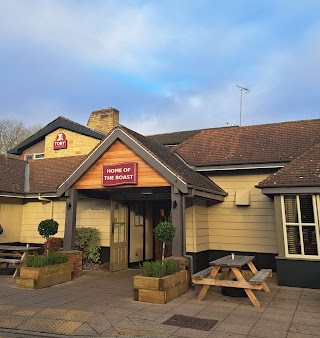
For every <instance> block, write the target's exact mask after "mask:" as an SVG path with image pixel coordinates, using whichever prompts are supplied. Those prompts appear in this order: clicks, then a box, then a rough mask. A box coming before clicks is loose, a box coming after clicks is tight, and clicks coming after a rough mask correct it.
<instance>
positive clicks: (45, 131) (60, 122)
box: [8, 116, 105, 155]
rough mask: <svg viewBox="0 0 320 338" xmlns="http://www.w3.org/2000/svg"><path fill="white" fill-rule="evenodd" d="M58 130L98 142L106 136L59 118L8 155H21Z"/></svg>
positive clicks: (61, 117)
mask: <svg viewBox="0 0 320 338" xmlns="http://www.w3.org/2000/svg"><path fill="white" fill-rule="evenodd" d="M58 128H64V129H68V130H71V131H74V132H76V133H78V134H82V135H86V136H90V137H94V138H96V139H98V140H102V139H103V138H104V137H105V134H103V133H102V132H100V131H98V130H94V129H92V128H89V127H86V126H83V125H82V124H79V123H76V122H74V121H71V120H69V119H66V118H65V117H63V116H59V117H58V118H56V119H55V120H53V121H52V122H50V123H49V124H47V125H46V126H45V127H43V128H42V129H40V130H39V131H38V132H36V133H35V134H34V135H32V136H30V137H29V138H27V139H26V140H25V141H23V142H21V143H20V144H18V145H17V146H16V147H15V148H13V149H11V150H9V151H8V153H10V154H14V155H21V154H22V152H23V151H24V150H25V149H27V148H29V147H31V146H33V145H34V144H36V143H38V142H39V141H41V140H43V139H44V138H45V136H46V135H48V134H49V133H51V132H53V131H55V130H57V129H58Z"/></svg>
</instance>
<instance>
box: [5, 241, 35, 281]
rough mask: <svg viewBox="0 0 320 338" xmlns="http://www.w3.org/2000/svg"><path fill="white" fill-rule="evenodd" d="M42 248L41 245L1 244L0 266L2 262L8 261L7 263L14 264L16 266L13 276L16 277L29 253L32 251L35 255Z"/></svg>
mask: <svg viewBox="0 0 320 338" xmlns="http://www.w3.org/2000/svg"><path fill="white" fill-rule="evenodd" d="M40 249H41V247H39V246H29V245H8V244H4V245H2V244H1V245H0V268H1V264H2V263H6V264H7V265H9V264H12V265H13V266H14V267H15V268H16V270H15V272H14V274H13V278H16V276H17V275H18V273H19V268H20V266H21V265H22V264H23V263H24V261H25V260H26V259H27V256H28V254H29V253H30V252H32V253H33V254H34V255H37V254H38V250H40Z"/></svg>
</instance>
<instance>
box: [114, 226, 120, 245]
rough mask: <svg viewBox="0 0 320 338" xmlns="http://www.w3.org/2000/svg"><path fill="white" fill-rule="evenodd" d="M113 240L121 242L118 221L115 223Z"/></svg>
mask: <svg viewBox="0 0 320 338" xmlns="http://www.w3.org/2000/svg"><path fill="white" fill-rule="evenodd" d="M113 242H114V243H119V224H118V223H114V224H113Z"/></svg>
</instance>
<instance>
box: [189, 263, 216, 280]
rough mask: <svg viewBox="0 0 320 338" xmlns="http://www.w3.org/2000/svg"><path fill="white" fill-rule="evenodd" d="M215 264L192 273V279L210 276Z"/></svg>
mask: <svg viewBox="0 0 320 338" xmlns="http://www.w3.org/2000/svg"><path fill="white" fill-rule="evenodd" d="M212 269H213V266H209V267H208V268H206V269H204V270H201V271H199V272H197V273H195V274H193V275H192V279H194V280H199V279H203V278H204V277H206V276H208V275H209V274H210V272H211V271H212Z"/></svg>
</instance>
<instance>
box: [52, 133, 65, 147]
mask: <svg viewBox="0 0 320 338" xmlns="http://www.w3.org/2000/svg"><path fill="white" fill-rule="evenodd" d="M67 144H68V141H67V139H66V135H65V134H64V133H58V134H57V136H56V140H55V141H54V142H53V149H54V150H59V149H66V148H67Z"/></svg>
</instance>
